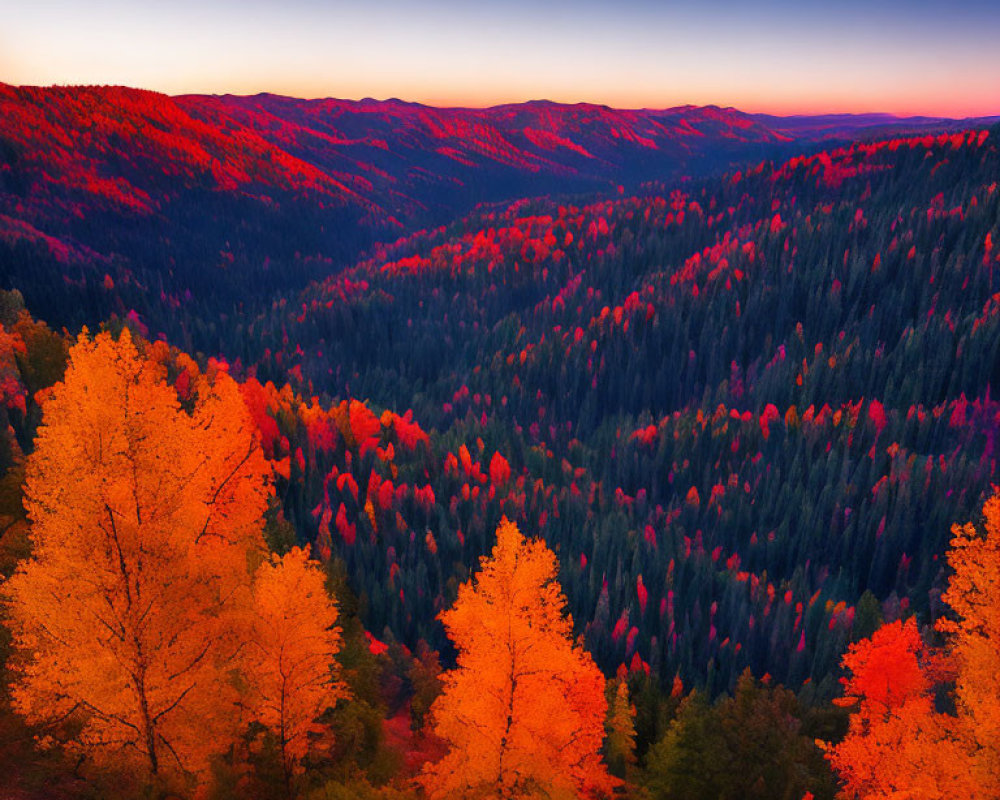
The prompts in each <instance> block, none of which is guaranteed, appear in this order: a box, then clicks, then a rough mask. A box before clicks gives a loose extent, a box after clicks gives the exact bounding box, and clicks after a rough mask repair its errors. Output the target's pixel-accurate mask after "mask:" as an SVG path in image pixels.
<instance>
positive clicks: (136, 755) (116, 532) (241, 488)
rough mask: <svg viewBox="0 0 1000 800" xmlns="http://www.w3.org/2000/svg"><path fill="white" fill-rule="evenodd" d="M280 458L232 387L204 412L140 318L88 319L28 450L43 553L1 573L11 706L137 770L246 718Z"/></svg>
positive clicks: (197, 750)
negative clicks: (11, 658)
mask: <svg viewBox="0 0 1000 800" xmlns="http://www.w3.org/2000/svg"><path fill="white" fill-rule="evenodd" d="M267 474H268V468H267V465H266V462H265V461H264V458H263V456H262V454H261V451H260V447H259V446H258V444H257V440H256V434H255V430H254V426H253V423H252V422H251V420H250V417H249V415H248V413H247V410H246V407H245V406H244V404H243V401H242V400H241V398H240V394H239V391H238V388H237V385H236V383H235V382H234V381H233V380H232V379H230V378H229V377H228V375H226V374H225V373H223V372H219V373H217V374H216V375H215V376H214V377H213V379H209V378H208V377H207V376H199V377H198V378H197V382H196V386H195V387H194V403H193V410H192V411H191V413H187V412H185V411H184V409H182V408H181V405H180V403H179V400H178V397H177V394H176V391H175V390H174V388H173V387H172V386H169V385H167V383H166V382H165V371H164V368H163V367H162V366H161V365H159V364H156V363H154V362H152V361H150V360H147V359H144V358H143V357H142V356H141V355H140V353H139V352H138V350H137V348H136V345H135V344H134V343H133V341H132V339H131V336H130V334H129V332H128V330H124V331H122V333H121V336H120V338H119V339H118V340H117V341H115V340H114V339H113V338H112V337H111V336H110V335H109V334H107V333H102V334H99V335H98V336H96V337H95V338H93V339H91V338H89V336H88V334H87V332H86V331H84V332H83V334H81V336H80V338H79V341H78V342H77V344H76V345H75V346H74V347H73V348H72V349H71V351H70V363H69V366H68V369H67V371H66V375H65V378H64V380H63V382H61V383H58V384H56V385H55V386H54V387H53V388H52V389H51V394H50V395H49V397H48V399H47V400H46V401H45V403H44V406H43V424H42V426H41V428H40V429H39V432H38V437H37V440H36V448H35V451H34V453H33V454H32V455H31V457H30V458H29V460H28V464H27V477H26V482H25V507H26V509H27V511H28V515H29V518H30V521H31V542H32V556H31V558H30V559H28V560H27V561H25V562H22V564H21V565H20V566H19V567H18V570H17V572H16V573H15V575H14V576H13V577H12V578H11V579H10V581H9V582H8V583H7V585H5V586H4V587H3V589H4V594H5V595H6V596H7V597H8V599H9V611H10V618H9V620H8V625H9V626H10V627H11V631H12V634H13V638H14V643H15V645H16V647H17V648H18V650H19V653H20V661H19V663H18V664H17V667H18V675H17V680H16V681H15V682H14V684H13V686H12V696H13V703H14V706H15V708H16V710H17V711H19V712H20V713H21V714H22V715H23V716H24V717H25V718H26V719H27V720H28V721H29V722H31V723H33V724H37V725H42V726H44V725H48V726H50V728H49V729H50V731H52V732H53V733H55V732H56V731H57V730H58V726H59V723H60V722H63V721H69V722H72V723H73V727H74V728H75V735H74V737H73V739H72V740H70V741H68V742H67V745H68V747H70V748H72V749H74V750H75V751H77V752H80V753H81V754H85V755H88V756H92V757H93V758H94V759H95V760H97V761H98V762H103V763H107V764H113V765H116V766H120V767H123V768H126V769H129V770H135V771H137V772H139V773H140V774H142V773H145V774H147V775H152V776H156V777H158V778H163V779H166V778H167V777H170V776H176V775H187V776H190V775H195V776H197V775H200V774H204V772H205V771H206V770H207V767H208V763H209V760H210V759H211V757H212V756H213V755H214V754H216V753H218V752H220V751H224V750H225V749H226V748H227V747H228V745H229V743H230V742H231V741H232V739H233V737H234V736H235V735H236V733H237V731H236V730H235V728H236V725H237V724H238V721H239V717H238V714H237V713H236V706H235V703H236V696H235V689H234V687H233V685H232V680H231V679H230V676H229V673H230V671H231V670H232V669H233V668H234V667H235V666H236V665H237V663H238V658H239V655H240V651H241V649H242V644H243V643H242V642H241V641H240V635H239V627H240V626H239V625H236V624H233V620H234V617H235V615H237V613H238V612H239V611H240V609H242V608H245V607H246V605H247V604H248V603H249V593H250V571H249V567H250V565H251V563H252V560H253V559H259V558H260V553H261V552H262V551H263V540H262V535H261V519H262V515H263V513H264V510H265V507H266V503H267V498H268V489H267V486H266V483H265V476H266V475H267Z"/></svg>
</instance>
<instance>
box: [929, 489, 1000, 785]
mask: <svg viewBox="0 0 1000 800" xmlns="http://www.w3.org/2000/svg"><path fill="white" fill-rule="evenodd" d="M951 532H952V540H951V550H950V551H949V552H948V565H949V566H950V567H951V568H952V570H953V571H954V574H953V575H952V576H951V580H949V582H948V590H947V591H946V592H945V593H944V595H942V599H943V600H944V601H945V602H946V603H947V604H948V605H949V606H951V609H952V611H954V612H955V615H956V616H955V618H953V619H952V618H949V619H941V620H939V621H938V626H937V627H938V629H939V630H941V631H943V632H944V633H945V634H946V635H948V647H947V652H948V655H949V657H950V659H951V661H952V664H953V666H954V670H955V673H956V675H957V677H956V681H955V705H956V708H957V710H958V717H959V719H960V720H963V721H964V723H965V728H966V731H967V733H968V736H969V739H970V744H971V745H972V750H973V753H974V755H973V757H972V763H971V772H972V774H973V776H974V777H975V779H976V783H977V785H978V786H980V787H982V788H983V790H986V791H987V793H988V795H989V796H993V797H1000V496H998V495H996V494H994V496H993V497H991V498H990V499H989V500H987V501H986V504H985V506H984V507H983V524H982V526H981V527H980V528H978V529H977V528H976V526H974V525H971V524H965V525H956V526H954V527H953V528H952V530H951ZM982 796H987V794H983V795H982Z"/></svg>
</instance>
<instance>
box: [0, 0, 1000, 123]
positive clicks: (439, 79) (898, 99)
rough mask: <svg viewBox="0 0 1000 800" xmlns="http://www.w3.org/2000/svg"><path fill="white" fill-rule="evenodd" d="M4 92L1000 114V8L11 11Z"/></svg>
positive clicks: (321, 2) (966, 0)
mask: <svg viewBox="0 0 1000 800" xmlns="http://www.w3.org/2000/svg"><path fill="white" fill-rule="evenodd" d="M0 13H2V19H3V24H2V26H0V81H4V82H7V83H14V84H42V85H46V84H53V83H60V84H80V83H100V84H125V85H129V86H137V87H142V88H147V89H155V90H158V91H163V92H167V93H170V94H181V93H187V92H198V93H219V94H221V93H226V92H232V93H237V94H253V93H256V92H260V91H268V92H275V93H280V94H287V95H293V96H297V97H342V98H354V99H359V98H362V97H377V98H387V97H399V98H403V99H406V100H414V101H419V102H424V103H430V104H434V105H467V106H486V105H494V104H498V103H505V102H518V101H523V100H530V99H539V98H546V99H550V100H557V101H562V102H578V101H586V102H595V103H606V104H608V105H613V106H617V107H656V108H663V107H668V106H675V105H681V104H685V103H694V104H698V105H703V104H709V103H715V104H718V105H724V106H725V105H732V106H736V107H738V108H741V109H744V110H747V111H767V112H773V113H782V114H787V113H817V112H833V111H852V112H863V111H888V112H893V113H899V114H933V115H947V116H975V115H987V114H1000V47H998V31H1000V0H962V1H961V2H938V1H937V0H884V1H883V2H879V0H871V1H870V2H865V1H864V0H825V1H823V0H800V1H799V2H794V1H793V0H766V1H765V2H749V0H748V1H746V2H740V1H739V0H701V2H698V0H690V1H685V2H669V1H667V2H655V0H620V2H617V3H602V2H593V1H592V0H573V1H571V0H536V1H535V2H528V0H511V1H508V2H462V1H461V0H432V1H431V2H412V1H408V0H373V1H372V2H356V3H349V2H340V0H282V2H270V1H269V2H264V0H90V2H79V1H75V2H73V1H71V0H0Z"/></svg>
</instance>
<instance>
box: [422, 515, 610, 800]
mask: <svg viewBox="0 0 1000 800" xmlns="http://www.w3.org/2000/svg"><path fill="white" fill-rule="evenodd" d="M556 576H557V562H556V558H555V555H554V554H553V553H552V551H551V550H549V549H548V548H547V547H546V546H545V543H544V542H542V541H541V540H537V539H536V540H531V541H526V540H525V538H524V537H523V536H522V535H521V533H520V531H518V529H517V526H516V525H514V524H513V523H511V522H509V521H507V519H506V518H505V519H504V520H503V521H502V522H501V523H500V527H499V528H498V529H497V544H496V546H495V547H494V548H493V553H492V556H491V557H485V556H484V557H483V559H482V560H481V564H480V571H479V573H478V574H477V575H476V577H475V579H474V580H470V581H469V582H467V583H465V584H463V585H462V586H460V587H459V590H458V598H457V599H456V601H455V605H454V606H453V607H452V608H451V609H450V610H448V611H445V612H443V613H442V614H441V617H440V618H441V621H442V622H443V623H444V626H445V629H446V630H447V632H448V635H449V637H450V638H451V639H452V641H454V643H455V646H456V648H457V650H458V665H457V667H456V668H455V669H453V670H450V671H449V672H447V673H445V674H444V676H443V679H444V680H443V682H444V691H443V693H442V694H441V696H440V697H439V698H438V699H437V701H435V703H434V705H433V706H432V708H431V715H432V719H433V726H434V732H435V733H436V734H437V735H438V736H439V737H441V738H442V739H443V740H444V741H445V742H446V743H447V744H448V746H449V750H448V753H447V754H446V755H445V756H444V758H442V759H441V760H440V761H438V762H436V763H434V764H431V765H428V766H427V767H425V769H424V772H423V774H422V775H421V776H420V783H421V784H422V785H423V787H424V789H425V790H426V792H427V794H428V795H429V796H430V797H431V798H473V797H475V798H479V797H499V798H507V799H509V800H513V798H533V797H538V798H541V797H546V798H561V797H567V798H570V797H579V796H585V797H596V796H602V795H603V794H606V793H608V792H610V791H611V790H612V788H613V786H614V779H613V778H611V777H610V776H609V775H608V772H607V769H606V767H605V765H604V764H603V763H602V762H601V759H600V755H599V750H600V747H601V743H602V740H603V738H604V717H605V713H606V711H607V701H606V700H605V696H604V676H603V675H602V674H601V672H600V670H599V669H598V668H597V666H596V665H595V664H594V662H593V659H592V658H591V657H590V655H589V654H588V653H587V652H586V651H585V650H583V648H582V647H580V646H579V645H578V644H574V643H573V639H572V629H573V622H572V619H571V618H570V617H569V616H568V615H567V614H566V613H565V605H566V600H565V598H564V596H563V594H562V590H561V588H560V586H559V583H558V580H557V577H556Z"/></svg>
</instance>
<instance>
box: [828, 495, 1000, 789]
mask: <svg viewBox="0 0 1000 800" xmlns="http://www.w3.org/2000/svg"><path fill="white" fill-rule="evenodd" d="M983 514H984V525H983V526H982V529H977V528H976V527H975V526H973V525H971V524H967V525H962V526H958V525H956V526H955V527H954V528H953V529H952V533H953V538H952V541H951V546H952V549H951V551H950V552H949V554H948V564H949V566H950V567H951V569H952V570H953V574H952V576H951V577H950V580H949V583H948V590H947V591H946V592H945V593H944V595H943V599H944V600H945V602H947V603H948V605H949V606H950V607H951V609H952V611H953V612H954V617H953V618H947V619H941V620H939V621H938V624H937V627H938V629H939V630H941V631H942V632H944V633H945V634H947V636H948V640H947V645H946V647H945V650H944V652H943V653H940V654H937V653H932V652H930V650H929V648H927V647H926V646H925V644H924V642H923V640H922V639H921V636H920V633H919V631H918V630H917V626H916V623H915V622H914V621H913V620H912V619H910V620H908V621H907V622H905V623H902V622H894V623H891V624H889V625H885V626H883V627H882V628H880V629H879V630H877V631H876V632H875V633H874V634H873V635H872V637H871V638H870V639H864V640H862V641H860V642H858V643H857V644H854V645H852V646H851V648H850V650H849V651H848V653H847V654H846V655H845V656H844V659H843V664H844V667H845V668H846V669H847V670H848V672H849V677H847V678H846V679H844V684H845V698H844V699H843V700H842V701H841V702H842V703H843V704H844V705H848V706H853V705H855V704H857V708H856V711H855V713H854V714H852V716H851V721H850V728H849V731H848V734H847V736H846V737H845V738H844V740H843V741H842V742H841V743H840V744H838V745H836V746H835V747H828V748H827V758H829V760H830V762H831V764H832V765H833V767H834V768H835V769H836V771H837V772H838V773H839V775H840V777H841V779H842V780H843V782H844V792H843V794H844V796H845V797H848V798H853V799H855V800H888V799H889V798H907V799H908V800H946V799H947V800H975V799H976V798H984V797H1000V757H998V754H1000V739H998V736H1000V498H997V497H993V498H991V499H990V500H988V501H987V502H986V505H985V507H984V509H983ZM945 679H954V683H955V691H954V701H955V713H954V714H948V713H943V712H941V711H938V710H937V709H936V708H935V703H934V690H935V685H936V684H937V683H939V682H940V681H942V680H945Z"/></svg>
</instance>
